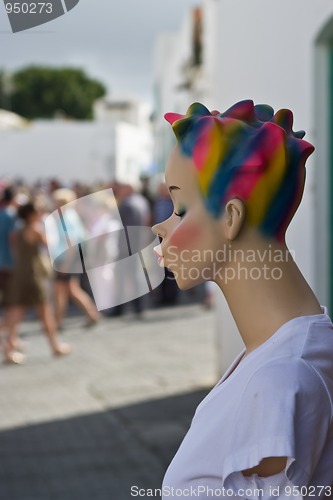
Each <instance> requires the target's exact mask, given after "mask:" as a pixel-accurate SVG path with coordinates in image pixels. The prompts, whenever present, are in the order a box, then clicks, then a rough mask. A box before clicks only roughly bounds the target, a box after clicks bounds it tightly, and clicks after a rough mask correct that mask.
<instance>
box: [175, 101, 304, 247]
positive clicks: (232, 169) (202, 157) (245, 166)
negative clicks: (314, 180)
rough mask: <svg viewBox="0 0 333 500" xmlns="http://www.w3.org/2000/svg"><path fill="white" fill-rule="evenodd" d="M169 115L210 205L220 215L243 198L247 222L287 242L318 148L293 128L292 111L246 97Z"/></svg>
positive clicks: (179, 142)
mask: <svg viewBox="0 0 333 500" xmlns="http://www.w3.org/2000/svg"><path fill="white" fill-rule="evenodd" d="M165 118H166V120H167V121H168V122H169V123H170V124H171V125H172V129H173V131H174V133H175V135H176V138H177V140H178V144H179V147H180V150H181V152H182V154H184V155H185V156H189V157H191V158H192V159H193V162H194V164H195V167H196V169H197V171H198V176H199V185H200V189H201V191H202V194H203V197H204V200H205V203H206V206H207V209H208V210H209V211H210V212H211V213H212V214H213V215H214V216H215V217H218V216H219V215H220V214H221V213H222V211H223V209H224V207H225V205H226V203H227V202H228V201H229V200H230V199H232V198H240V199H241V200H243V202H244V203H245V206H246V220H247V222H248V223H249V224H251V225H256V226H258V228H259V229H260V230H261V231H262V232H263V233H264V234H265V235H266V236H272V237H275V238H276V239H277V240H279V241H283V240H284V235H285V232H286V229H287V227H288V225H289V223H290V221H291V219H292V217H293V215H294V213H295V212H296V210H297V207H298V205H299V203H300V201H301V199H302V194H303V189H304V181H305V162H306V160H307V158H308V157H309V156H310V154H311V153H312V152H313V151H314V147H313V146H312V145H311V144H310V143H308V142H306V141H304V140H303V137H304V135H305V132H303V131H300V132H293V130H292V125H293V114H292V112H291V111H290V110H289V109H280V110H279V111H278V112H277V113H276V114H274V110H273V109H272V108H271V107H270V106H268V105H266V104H259V105H256V106H255V105H254V103H253V101H251V100H246V101H241V102H238V103H236V104H235V105H234V106H232V107H231V108H229V109H228V110H227V111H225V112H224V113H219V112H218V111H212V112H210V111H208V109H207V108H206V107H205V106H203V105H202V104H199V103H194V104H192V105H191V106H190V107H189V108H188V111H187V113H186V115H185V116H184V115H179V114H176V113H167V114H166V115H165Z"/></svg>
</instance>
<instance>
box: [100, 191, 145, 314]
mask: <svg viewBox="0 0 333 500" xmlns="http://www.w3.org/2000/svg"><path fill="white" fill-rule="evenodd" d="M114 192H115V196H116V200H117V203H118V209H119V214H120V217H121V221H122V224H123V226H124V227H125V228H126V227H131V226H132V227H133V226H148V225H149V223H150V219H151V211H150V208H149V204H148V201H147V200H146V198H145V197H144V196H143V195H142V194H140V193H137V192H135V190H134V188H133V186H131V185H130V184H121V183H117V184H116V185H115V187H114ZM121 246H122V241H121V240H120V241H119V258H123V256H122V257H121V255H122V253H123V252H124V251H125V253H126V250H127V248H126V249H124V248H121ZM140 246H141V245H140V241H136V245H135V248H134V247H133V241H132V245H131V253H132V254H134V253H136V252H138V251H139V250H141V248H140ZM138 272H139V270H138V269H137V266H136V264H135V262H134V261H129V262H128V266H127V267H126V268H124V269H123V270H122V273H123V274H122V275H119V273H117V271H116V275H115V296H116V303H118V305H116V306H115V307H113V308H111V309H110V310H109V311H108V312H107V313H106V314H107V316H110V317H114V316H122V314H123V313H124V304H125V302H126V297H127V296H128V295H127V292H126V290H127V289H128V288H131V289H132V291H133V290H134V292H133V295H136V293H135V291H136V290H139V278H138ZM123 298H124V300H123ZM130 303H131V305H132V306H133V309H134V312H135V314H136V316H137V317H138V318H140V317H142V312H143V300H142V297H137V298H135V299H134V300H132V301H130Z"/></svg>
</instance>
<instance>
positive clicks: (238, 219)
mask: <svg viewBox="0 0 333 500" xmlns="http://www.w3.org/2000/svg"><path fill="white" fill-rule="evenodd" d="M245 212H246V211H245V205H244V202H243V201H242V200H240V199H239V198H232V200H229V201H228V203H227V204H226V206H225V209H224V231H225V237H226V238H227V239H228V240H230V241H233V240H235V239H236V238H237V236H238V235H239V233H240V231H241V229H242V226H243V224H244V221H245Z"/></svg>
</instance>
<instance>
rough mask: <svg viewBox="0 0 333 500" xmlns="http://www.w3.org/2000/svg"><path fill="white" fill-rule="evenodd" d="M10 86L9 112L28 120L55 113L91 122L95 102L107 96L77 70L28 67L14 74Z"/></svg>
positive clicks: (82, 72)
mask: <svg viewBox="0 0 333 500" xmlns="http://www.w3.org/2000/svg"><path fill="white" fill-rule="evenodd" d="M12 83H13V91H12V94H11V98H10V102H11V110H12V111H14V112H15V113H18V114H19V115H21V116H24V117H26V118H29V119H34V118H52V117H54V115H55V113H56V112H58V111H60V112H62V113H64V114H65V115H66V116H69V117H72V118H76V119H78V120H88V119H91V118H92V110H93V103H94V101H95V100H96V99H98V98H100V97H103V96H104V95H105V93H106V89H105V87H104V85H103V84H102V83H100V82H99V81H97V80H92V79H91V78H89V77H88V76H87V75H86V73H85V72H84V71H83V70H82V69H76V68H52V67H40V66H29V67H27V68H24V69H22V70H19V71H17V72H16V73H14V74H13V75H12Z"/></svg>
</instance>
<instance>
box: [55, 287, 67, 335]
mask: <svg viewBox="0 0 333 500" xmlns="http://www.w3.org/2000/svg"><path fill="white" fill-rule="evenodd" d="M68 296H69V281H60V280H57V281H55V283H54V300H55V317H56V322H57V325H58V328H59V327H60V326H61V325H62V322H63V320H64V316H65V312H66V309H67V306H68Z"/></svg>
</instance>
